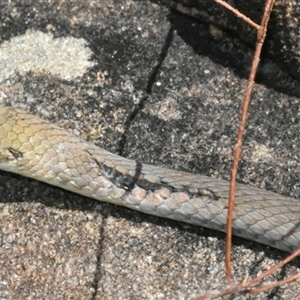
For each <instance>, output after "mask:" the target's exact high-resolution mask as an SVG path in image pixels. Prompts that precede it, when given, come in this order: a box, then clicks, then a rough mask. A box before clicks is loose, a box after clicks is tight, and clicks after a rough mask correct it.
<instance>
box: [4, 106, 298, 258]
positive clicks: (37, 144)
mask: <svg viewBox="0 0 300 300" xmlns="http://www.w3.org/2000/svg"><path fill="white" fill-rule="evenodd" d="M0 169H1V170H3V171H7V172H13V173H16V174H19V175H22V176H25V177H30V178H33V179H35V180H39V181H42V182H45V183H47V184H50V185H54V186H57V187H60V188H62V189H65V190H68V191H71V192H74V193H77V194H80V195H83V196H85V197H88V198H93V199H95V200H99V201H104V202H109V203H112V204H115V205H120V206H124V207H127V208H129V209H133V210H136V211H139V212H142V213H145V214H150V215H154V216H158V217H163V218H169V219H173V220H177V221H180V222H185V223H189V224H192V225H197V226H202V227H206V228H210V229H213V230H217V231H222V232H224V231H225V228H226V218H227V212H228V195H229V182H228V181H226V180H223V179H219V178H215V177H208V176H202V175H197V174H192V173H188V172H182V171H175V170H171V169H166V168H161V167H157V166H152V165H147V164H142V163H140V162H138V161H135V160H131V159H127V158H124V157H121V156H118V155H116V154H113V153H110V152H108V151H106V150H103V149H101V148H99V147H97V146H96V145H94V144H92V143H89V142H87V141H84V140H81V139H80V138H78V137H76V136H74V135H72V134H71V133H70V132H68V131H65V130H63V129H61V128H59V127H57V126H56V125H53V124H51V123H50V122H48V121H45V120H43V119H40V118H39V117H36V116H34V115H31V114H29V113H27V112H26V111H24V110H22V109H19V108H13V107H5V106H2V107H1V108H0ZM299 217H300V201H299V200H297V199H293V198H290V197H286V196H282V195H280V194H276V193H273V192H270V191H267V190H264V189H260V188H257V187H253V186H248V185H244V184H240V183H237V184H236V191H235V207H234V213H233V224H232V226H233V234H234V235H236V236H239V237H242V238H245V239H248V240H251V241H255V242H258V243H261V244H264V245H267V246H270V247H274V248H277V249H279V250H282V251H286V252H292V251H294V250H296V249H297V248H299V247H300V228H299V224H300V218H299Z"/></svg>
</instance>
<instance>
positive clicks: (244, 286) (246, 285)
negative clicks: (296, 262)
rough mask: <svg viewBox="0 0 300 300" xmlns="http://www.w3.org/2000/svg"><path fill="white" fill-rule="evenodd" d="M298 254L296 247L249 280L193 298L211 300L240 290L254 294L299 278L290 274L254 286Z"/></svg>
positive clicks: (297, 275) (299, 275)
mask: <svg viewBox="0 0 300 300" xmlns="http://www.w3.org/2000/svg"><path fill="white" fill-rule="evenodd" d="M298 255H300V249H298V250H297V251H295V252H294V253H292V254H290V255H289V256H288V257H286V258H285V259H284V260H282V261H280V262H279V263H278V264H276V265H274V266H273V267H271V268H270V269H268V270H267V271H265V272H263V273H262V274H260V275H259V276H257V277H255V278H253V279H251V280H249V281H246V280H243V282H242V283H240V284H231V285H228V286H226V287H225V288H223V289H221V290H217V291H211V292H208V293H206V294H205V295H202V296H200V297H197V298H195V299H193V300H208V299H209V300H211V299H216V298H218V297H221V296H226V295H230V294H233V293H237V292H241V291H247V292H248V293H249V294H254V293H259V292H262V291H267V290H270V289H272V288H274V287H277V286H280V285H282V284H286V283H289V282H292V281H295V280H297V279H298V278H300V273H297V274H295V275H293V276H290V277H288V278H286V279H284V280H281V281H278V282H272V283H269V284H265V285H262V286H260V287H258V288H255V285H256V284H257V283H258V282H259V281H261V280H262V279H264V278H266V277H267V276H269V275H271V274H273V273H274V272H275V271H277V270H278V269H279V268H282V267H283V266H284V265H286V264H287V263H289V262H290V261H291V260H293V259H294V258H295V257H297V256H298ZM252 288H253V289H252Z"/></svg>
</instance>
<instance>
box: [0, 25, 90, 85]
mask: <svg viewBox="0 0 300 300" xmlns="http://www.w3.org/2000/svg"><path fill="white" fill-rule="evenodd" d="M91 55H92V51H91V50H90V49H89V48H88V47H87V42H86V41H85V40H84V39H82V38H80V39H77V38H74V37H61V38H53V35H52V34H49V33H48V34H46V33H43V32H41V31H34V30H27V32H26V33H25V34H24V35H22V36H17V37H14V38H12V39H11V40H10V41H6V42H4V43H2V44H1V45H0V70H1V72H0V82H2V81H4V80H6V79H9V78H12V77H13V76H15V74H16V72H18V73H20V74H21V75H25V74H26V73H27V72H29V71H31V72H33V73H35V74H38V75H41V74H51V75H53V76H57V77H59V78H61V79H65V80H71V79H74V78H76V77H79V76H82V75H83V74H84V73H85V72H86V71H87V69H88V68H90V67H92V66H94V65H95V62H92V61H89V59H90V58H91Z"/></svg>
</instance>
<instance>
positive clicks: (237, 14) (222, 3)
mask: <svg viewBox="0 0 300 300" xmlns="http://www.w3.org/2000/svg"><path fill="white" fill-rule="evenodd" d="M214 1H215V2H216V3H218V4H220V5H222V6H224V7H226V8H227V9H228V10H230V11H231V12H233V13H234V14H235V15H236V16H237V17H238V18H240V19H242V20H243V21H244V22H246V23H248V24H249V25H250V26H252V27H254V28H255V29H256V30H259V28H260V27H259V25H258V24H256V23H255V22H253V21H252V20H251V19H250V18H248V17H247V16H245V15H244V14H242V13H240V12H239V11H238V10H237V9H235V8H234V7H232V6H230V5H229V4H228V3H226V2H225V1H223V0H214Z"/></svg>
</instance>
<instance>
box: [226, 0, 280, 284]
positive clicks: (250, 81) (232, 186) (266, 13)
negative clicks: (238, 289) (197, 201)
mask: <svg viewBox="0 0 300 300" xmlns="http://www.w3.org/2000/svg"><path fill="white" fill-rule="evenodd" d="M274 1H275V0H268V1H267V3H266V6H265V10H264V14H263V17H262V21H261V25H260V28H259V29H258V32H257V42H256V47H255V52H254V58H253V62H252V67H251V72H250V75H249V78H248V82H247V87H246V90H245V94H244V99H243V108H242V114H241V120H240V124H239V129H238V136H237V143H236V145H235V151H234V157H233V163H232V173H231V178H230V190H229V203H228V214H227V226H226V254H225V265H226V277H227V280H228V282H231V281H232V279H231V277H232V275H231V246H232V220H233V208H234V196H235V182H236V177H237V169H238V163H239V160H240V156H241V149H242V142H243V135H244V129H245V124H246V119H247V113H248V107H249V103H250V96H251V92H252V89H253V83H254V79H255V75H256V72H257V68H258V64H259V60H260V54H261V49H262V46H263V43H264V39H265V36H266V32H267V26H268V21H269V19H270V14H271V11H272V8H273V5H274Z"/></svg>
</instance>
